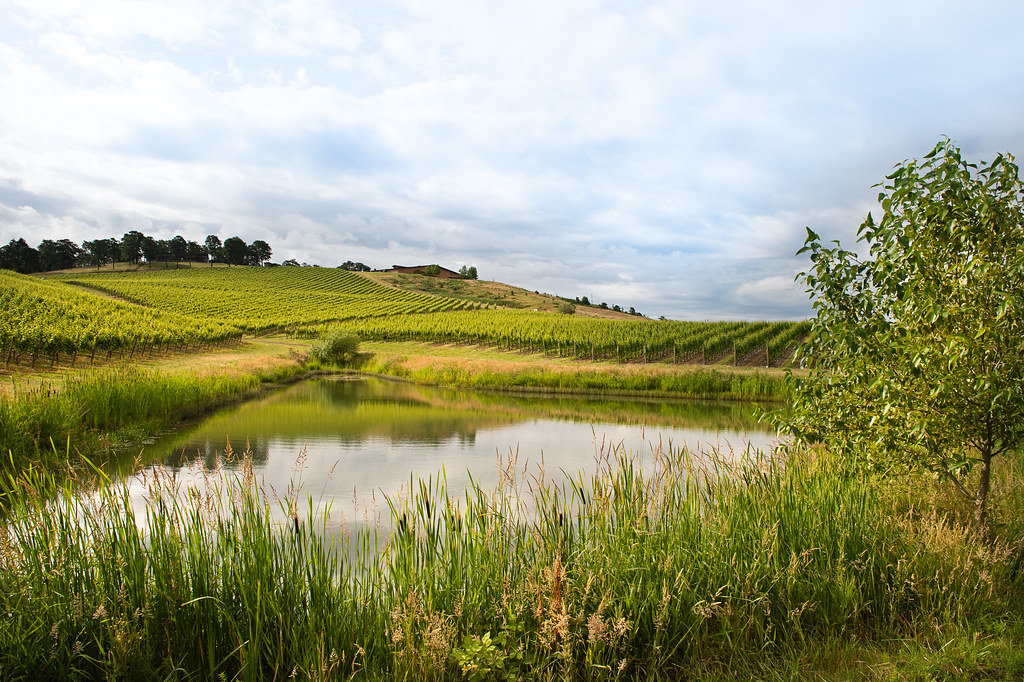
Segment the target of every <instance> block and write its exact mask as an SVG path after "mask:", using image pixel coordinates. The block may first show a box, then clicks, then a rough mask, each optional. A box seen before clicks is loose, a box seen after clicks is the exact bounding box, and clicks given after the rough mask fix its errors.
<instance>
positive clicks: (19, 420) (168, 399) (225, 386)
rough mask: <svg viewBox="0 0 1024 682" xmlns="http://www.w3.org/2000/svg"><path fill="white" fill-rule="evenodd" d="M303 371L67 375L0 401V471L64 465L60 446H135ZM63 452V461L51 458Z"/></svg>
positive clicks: (133, 370)
mask: <svg viewBox="0 0 1024 682" xmlns="http://www.w3.org/2000/svg"><path fill="white" fill-rule="evenodd" d="M301 371H304V370H302V369H301V368H299V367H297V366H296V367H294V368H291V367H285V368H282V369H281V370H279V371H278V372H276V373H274V374H266V375H261V374H248V375H244V374H221V375H215V376H195V375H176V374H163V373H160V372H154V371H148V370H144V369H140V368H138V367H135V366H131V365H124V366H118V367H111V368H106V369H99V370H95V371H90V372H86V373H83V374H80V375H75V374H68V375H66V376H64V377H63V378H62V379H61V380H60V381H59V382H55V383H52V384H43V385H42V386H40V387H38V388H35V389H32V390H28V391H24V392H20V393H15V394H14V395H13V396H4V395H0V453H3V455H4V456H3V457H0V471H5V470H6V471H10V470H13V469H18V468H20V467H22V466H26V465H27V464H28V463H29V462H35V463H37V464H39V463H42V464H47V463H52V462H53V460H54V458H55V457H56V459H58V460H61V459H63V460H66V455H67V452H66V450H67V447H63V446H66V445H67V444H69V443H71V442H74V443H76V444H77V445H79V446H81V447H84V448H85V449H93V448H95V447H97V446H100V445H101V443H100V442H95V443H94V442H92V441H93V440H96V439H108V438H110V437H113V438H115V439H116V438H118V437H119V436H124V437H125V439H126V440H134V439H136V438H137V437H139V436H140V435H145V434H147V433H148V432H150V431H152V430H155V429H157V428H159V427H160V426H162V425H165V424H168V423H172V422H175V421H179V420H181V419H184V418H188V417H190V416H192V415H195V414H200V413H202V412H205V411H206V410H209V409H211V408H213V407H215V406H217V405H220V404H223V403H224V402H226V401H227V400H230V399H231V398H232V397H233V396H236V395H238V394H242V393H247V392H251V391H253V390H255V389H256V388H258V387H259V386H260V384H261V383H262V382H265V381H274V380H280V379H282V378H285V377H286V376H287V375H288V374H289V373H295V372H301ZM55 444H56V446H60V447H59V449H60V450H65V453H64V454H63V455H61V454H59V453H58V447H55Z"/></svg>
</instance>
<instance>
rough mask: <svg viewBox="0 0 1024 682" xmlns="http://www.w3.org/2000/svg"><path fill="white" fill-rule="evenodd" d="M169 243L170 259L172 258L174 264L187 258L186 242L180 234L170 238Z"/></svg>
mask: <svg viewBox="0 0 1024 682" xmlns="http://www.w3.org/2000/svg"><path fill="white" fill-rule="evenodd" d="M169 243H170V247H171V248H170V252H171V254H170V255H171V258H173V259H174V261H175V262H176V263H180V262H181V261H183V260H185V259H186V258H188V242H187V241H185V238H184V237H182V236H181V235H180V234H179V235H175V236H174V237H171V241H170V242H169Z"/></svg>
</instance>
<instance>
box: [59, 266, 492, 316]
mask: <svg viewBox="0 0 1024 682" xmlns="http://www.w3.org/2000/svg"><path fill="white" fill-rule="evenodd" d="M62 279H64V280H65V281H67V282H71V283H74V284H79V285H82V286H86V287H90V288H92V289H96V290H99V291H104V292H107V293H109V294H113V295H115V296H120V297H123V298H126V299H128V300H130V301H135V302H137V303H141V304H143V305H147V306H151V307H153V308H159V309H162V310H170V311H173V312H175V313H179V314H181V315H186V316H189V317H198V318H207V319H211V320H217V321H219V322H222V323H225V324H229V325H232V326H235V327H238V328H239V329H243V330H245V331H248V332H262V331H266V330H270V329H294V328H297V327H305V326H308V325H318V324H324V323H328V322H338V321H342V320H351V319H357V318H368V317H377V316H381V315H405V314H416V313H432V312H437V311H444V310H463V309H467V308H473V307H475V304H473V303H470V302H467V301H459V300H454V299H448V298H439V297H437V296H430V295H427V294H417V293H412V292H407V291H402V290H400V289H393V288H390V287H385V286H383V285H380V284H377V283H376V282H372V281H370V280H368V279H366V278H365V277H361V276H360V275H358V274H356V273H353V272H347V271H344V270H337V269H333V268H295V267H281V268H196V269H188V270H184V269H183V270H163V271H161V270H155V271H138V272H97V273H82V274H79V273H75V274H73V275H64V276H63V277H62Z"/></svg>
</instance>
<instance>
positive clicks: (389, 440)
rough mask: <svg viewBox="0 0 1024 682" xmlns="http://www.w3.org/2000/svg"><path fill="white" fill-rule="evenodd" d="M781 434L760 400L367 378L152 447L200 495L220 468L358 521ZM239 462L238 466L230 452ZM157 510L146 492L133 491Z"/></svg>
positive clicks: (296, 388)
mask: <svg viewBox="0 0 1024 682" xmlns="http://www.w3.org/2000/svg"><path fill="white" fill-rule="evenodd" d="M774 442H775V437H774V434H773V433H772V432H770V431H768V430H767V429H766V428H765V426H764V425H763V424H760V423H758V421H757V419H756V418H755V417H754V415H753V406H752V405H749V404H730V403H710V402H686V401H680V400H657V399H647V398H634V397H631V398H618V399H606V398H594V397H579V396H573V397H551V396H521V395H520V396H512V395H507V394H496V393H484V392H478V391H459V390H449V389H439V388H433V387H424V386H418V385H413V384H407V383H401V382H395V381H385V380H379V379H367V378H357V379H353V378H319V379H312V380H309V381H305V382H302V383H299V384H295V385H293V386H289V387H286V388H284V389H281V390H278V391H276V392H274V393H271V394H269V395H267V396H265V397H262V398H259V399H256V400H253V401H250V402H247V403H244V404H241V405H237V406H234V407H230V408H227V409H224V410H221V411H218V412H217V413H215V414H213V415H211V416H209V417H207V418H205V419H203V420H201V421H199V422H197V423H195V424H193V425H191V426H188V427H185V428H182V429H180V430H178V431H176V432H175V433H173V434H170V435H168V436H165V437H163V438H161V439H158V440H157V441H156V442H154V443H152V444H150V445H148V446H147V447H146V449H145V451H144V453H143V454H144V457H145V459H146V461H148V462H150V463H152V464H151V466H150V470H149V473H150V474H151V473H152V471H153V468H154V467H160V468H162V470H163V471H164V472H165V473H169V474H171V475H173V476H175V477H177V478H178V479H179V482H180V483H181V484H182V485H183V486H186V487H187V486H190V485H198V484H200V483H201V480H202V479H205V478H207V477H208V476H209V475H210V472H211V471H214V472H218V475H229V476H230V475H237V474H238V473H239V472H238V467H239V464H238V458H237V456H238V455H240V454H241V453H242V452H243V451H248V452H249V453H250V458H251V463H252V474H254V475H255V478H256V481H257V483H258V484H259V485H260V486H261V487H262V488H263V489H264V490H265V491H266V492H267V493H268V494H269V495H270V496H271V497H284V496H286V495H288V496H295V499H298V500H300V501H304V500H306V499H307V498H311V499H312V500H313V502H314V503H315V506H318V507H321V506H322V505H324V504H328V503H330V504H331V505H332V506H333V508H335V509H339V510H342V513H343V514H345V515H347V517H348V519H349V520H350V521H356V522H358V520H359V519H366V520H368V519H370V518H372V517H373V515H374V513H375V512H377V511H381V510H386V509H387V507H386V500H385V499H384V496H385V495H395V494H396V493H397V492H398V491H400V490H401V489H402V488H403V486H405V487H406V488H407V487H408V485H409V484H410V481H411V479H412V478H413V477H415V478H418V479H425V478H428V477H437V476H439V475H442V474H443V476H444V477H445V479H446V481H447V486H448V489H449V490H450V491H452V492H453V493H454V494H455V496H456V497H457V496H458V495H459V494H460V492H459V491H461V490H464V489H465V488H466V487H467V486H468V485H469V483H470V477H472V480H473V481H474V482H476V483H478V484H479V485H481V486H482V487H484V488H486V487H488V486H492V485H495V484H496V483H497V480H498V477H499V472H500V469H499V462H498V461H499V459H500V460H502V461H503V462H505V463H507V462H508V461H509V460H510V459H513V460H514V461H515V463H516V466H517V469H518V470H519V471H520V472H521V473H523V474H524V475H526V476H530V475H533V476H538V475H540V472H541V471H542V470H543V472H544V475H546V476H547V478H549V479H552V478H557V477H560V476H561V475H562V472H566V473H569V474H573V473H575V472H578V471H584V472H587V471H592V470H594V469H595V468H596V465H597V462H598V459H599V458H600V457H601V456H602V455H607V454H608V453H610V452H611V451H612V449H613V448H618V449H622V450H625V451H628V452H633V453H635V454H637V455H638V456H640V457H641V458H642V457H643V456H644V455H649V454H650V453H651V451H652V450H653V449H654V448H657V447H662V448H665V449H667V448H668V447H670V446H672V447H679V446H682V445H686V446H687V447H689V448H690V449H692V450H696V449H699V448H703V449H705V450H707V449H709V448H718V449H720V450H721V451H723V452H726V453H728V452H729V451H730V450H738V451H743V450H744V449H745V448H746V447H747V445H748V444H749V445H751V446H752V447H754V448H761V449H768V448H770V447H771V446H772V445H773V444H774ZM232 452H233V453H234V455H235V456H234V457H232V456H231V455H230V454H228V456H225V454H226V453H232ZM131 490H132V497H133V505H134V506H135V508H136V510H137V513H144V512H143V510H144V507H145V504H146V501H145V493H146V489H145V485H144V483H143V481H142V480H141V479H137V480H136V481H135V482H133V483H132V484H131Z"/></svg>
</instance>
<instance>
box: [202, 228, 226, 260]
mask: <svg viewBox="0 0 1024 682" xmlns="http://www.w3.org/2000/svg"><path fill="white" fill-rule="evenodd" d="M222 248H223V247H222V246H221V243H220V237H218V236H217V235H215V234H208V235H206V241H205V242H203V249H204V250H205V251H206V255H207V256H209V257H210V267H211V268H212V267H213V263H214V261H218V260H220V259H221V258H222V253H221V249H222Z"/></svg>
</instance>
